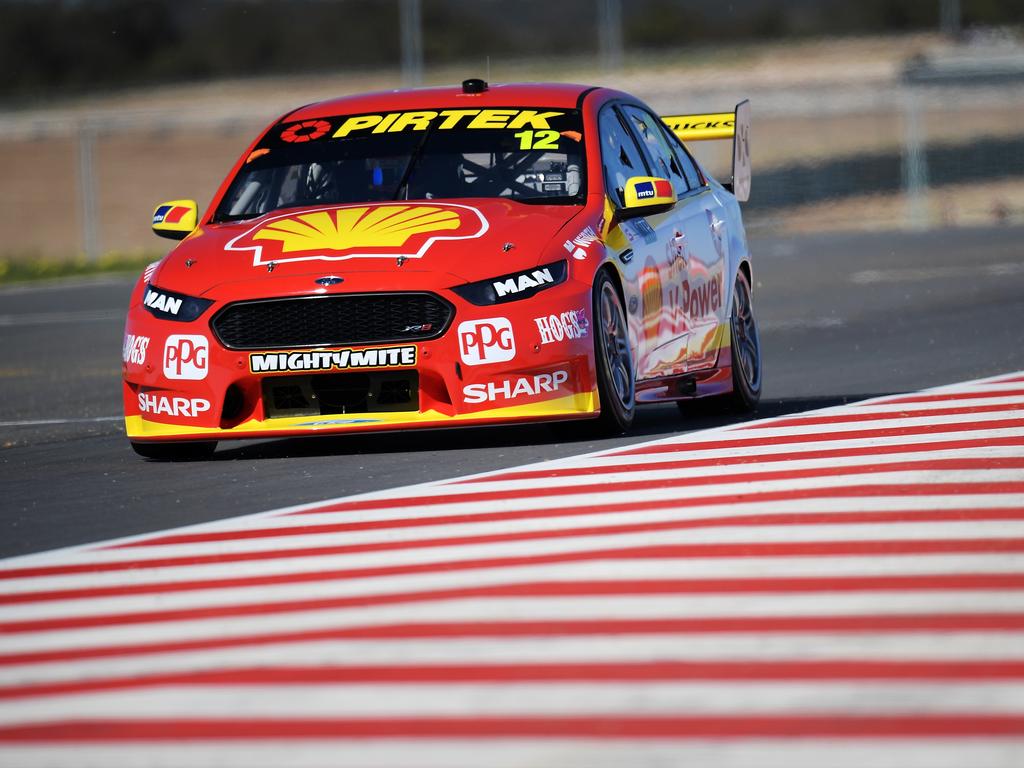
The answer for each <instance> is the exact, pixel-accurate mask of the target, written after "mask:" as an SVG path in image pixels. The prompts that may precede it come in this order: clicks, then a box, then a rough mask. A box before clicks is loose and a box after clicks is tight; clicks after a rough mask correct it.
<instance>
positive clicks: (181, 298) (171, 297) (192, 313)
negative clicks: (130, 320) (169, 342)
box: [142, 285, 213, 323]
mask: <svg viewBox="0 0 1024 768" xmlns="http://www.w3.org/2000/svg"><path fill="white" fill-rule="evenodd" d="M211 304H213V302H212V301H210V300H209V299H197V298H196V297H195V296H186V295H185V294H184V293H175V292H174V291H168V290H165V289H163V288H157V287H156V286H155V285H146V292H145V293H143V294H142V306H143V307H145V308H146V310H147V311H148V312H149V313H150V314H151V315H153V317H159V318H160V319H161V320H178V321H179V322H182V323H190V322H192V321H193V320H195V319H196V318H197V317H199V316H200V315H201V314H203V312H205V311H206V310H207V309H209V308H210V305H211Z"/></svg>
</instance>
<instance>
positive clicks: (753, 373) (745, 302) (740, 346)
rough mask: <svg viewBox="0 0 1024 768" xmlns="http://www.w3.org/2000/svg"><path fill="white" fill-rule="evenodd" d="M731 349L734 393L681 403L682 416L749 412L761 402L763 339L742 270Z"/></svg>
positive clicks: (735, 298) (731, 317)
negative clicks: (697, 411) (695, 413)
mask: <svg viewBox="0 0 1024 768" xmlns="http://www.w3.org/2000/svg"><path fill="white" fill-rule="evenodd" d="M729 333H730V348H731V350H732V392H730V393H728V394H726V395H719V396H716V397H713V398H707V399H701V400H680V401H679V402H678V403H677V405H678V406H679V412H680V413H681V414H682V415H683V416H692V415H694V412H695V410H698V409H699V411H700V412H701V413H704V414H707V413H714V412H715V411H721V412H728V413H750V412H751V411H753V410H754V409H755V408H757V404H758V402H759V401H760V400H761V337H760V335H759V334H758V332H757V320H756V318H755V317H754V303H753V300H752V298H751V291H750V281H749V280H748V279H747V276H746V275H745V274H744V273H743V270H740V271H738V272H737V273H736V285H735V287H734V289H733V293H732V312H731V313H730V315H729Z"/></svg>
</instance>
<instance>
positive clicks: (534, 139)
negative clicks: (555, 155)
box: [512, 131, 558, 149]
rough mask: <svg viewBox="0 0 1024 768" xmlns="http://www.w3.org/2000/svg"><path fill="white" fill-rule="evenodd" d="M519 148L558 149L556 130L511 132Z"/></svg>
mask: <svg viewBox="0 0 1024 768" xmlns="http://www.w3.org/2000/svg"><path fill="white" fill-rule="evenodd" d="M512 135H513V136H515V137H516V138H517V139H519V148H520V149H558V131H520V132H519V133H513V134H512Z"/></svg>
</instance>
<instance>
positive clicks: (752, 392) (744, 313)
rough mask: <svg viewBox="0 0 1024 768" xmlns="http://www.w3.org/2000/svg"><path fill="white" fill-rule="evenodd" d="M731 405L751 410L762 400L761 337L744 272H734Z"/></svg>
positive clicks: (738, 408)
mask: <svg viewBox="0 0 1024 768" xmlns="http://www.w3.org/2000/svg"><path fill="white" fill-rule="evenodd" d="M729 330H730V332H731V335H732V340H731V346H732V404H733V406H734V407H735V408H736V409H737V410H740V411H744V412H747V411H752V410H754V408H756V407H757V403H758V401H759V400H760V399H761V337H760V335H759V334H758V332H757V320H756V318H755V317H754V302H753V299H752V297H751V291H750V282H749V281H748V280H747V276H746V275H745V274H744V273H743V271H742V270H741V271H739V272H737V273H736V287H735V289H734V290H733V293H732V317H730V319H729Z"/></svg>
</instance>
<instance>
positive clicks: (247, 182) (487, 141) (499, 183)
mask: <svg viewBox="0 0 1024 768" xmlns="http://www.w3.org/2000/svg"><path fill="white" fill-rule="evenodd" d="M583 156H584V155H583V131H582V125H581V120H580V115H579V112H578V111H576V110H566V109H546V108H530V109H524V108H508V109H447V110H425V111H416V112H390V113H382V114H374V115H340V116H337V117H326V118H322V119H315V120H305V121H301V122H291V123H288V122H284V123H281V124H280V125H276V126H274V127H273V128H271V129H270V131H268V133H267V135H266V136H265V137H264V139H263V140H262V141H261V143H260V144H259V146H258V147H257V148H256V149H255V150H253V151H252V152H251V153H250V154H249V157H248V158H247V159H246V162H245V163H244V165H243V166H242V168H241V170H240V171H239V172H238V174H237V176H235V178H234V179H233V180H232V182H231V185H230V187H229V188H228V191H227V194H225V195H224V198H223V199H222V200H221V202H220V205H219V206H218V208H217V212H216V215H215V217H214V221H234V220H239V219H247V218H252V217H254V216H260V215H262V214H264V213H267V212H269V211H273V210H277V209H281V208H293V207H298V206H308V205H322V204H337V203H365V202H376V201H382V200H437V199H450V198H467V197H501V198H509V199H513V200H518V201H520V202H524V203H543V204H548V205H579V204H582V202H583V195H584V194H585V191H586V190H585V184H584V181H583V165H584V164H583Z"/></svg>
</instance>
